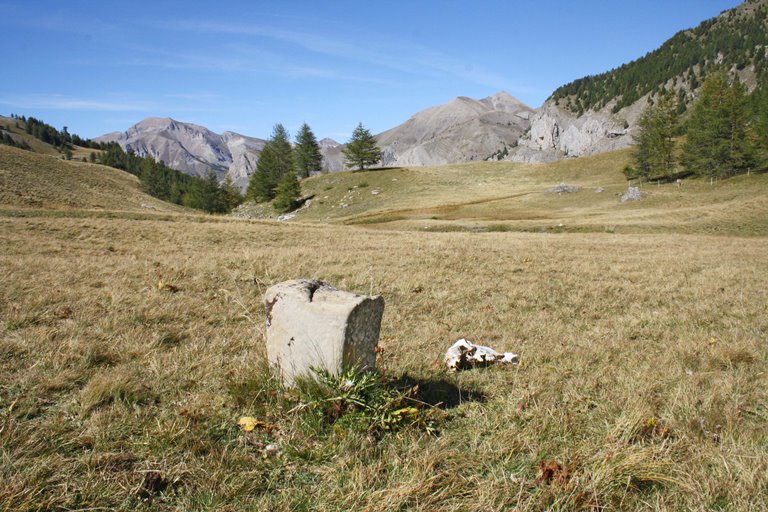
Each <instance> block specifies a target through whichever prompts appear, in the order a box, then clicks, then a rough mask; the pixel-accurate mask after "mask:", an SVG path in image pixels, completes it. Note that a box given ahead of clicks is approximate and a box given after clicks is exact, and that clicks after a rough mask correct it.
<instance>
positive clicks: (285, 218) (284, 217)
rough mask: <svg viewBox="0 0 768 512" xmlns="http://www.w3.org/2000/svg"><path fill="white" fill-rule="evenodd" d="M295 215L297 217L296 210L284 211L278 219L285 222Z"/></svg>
mask: <svg viewBox="0 0 768 512" xmlns="http://www.w3.org/2000/svg"><path fill="white" fill-rule="evenodd" d="M294 217H296V212H290V213H284V214H282V215H278V217H277V220H278V221H280V222H283V221H286V220H291V219H292V218H294Z"/></svg>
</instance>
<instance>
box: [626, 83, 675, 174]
mask: <svg viewBox="0 0 768 512" xmlns="http://www.w3.org/2000/svg"><path fill="white" fill-rule="evenodd" d="M677 112H678V106H677V99H676V97H675V96H674V94H672V93H670V92H664V93H662V94H661V95H660V96H659V98H658V99H657V101H656V102H655V104H653V105H648V107H646V109H645V111H644V112H643V114H642V115H641V116H640V119H639V120H638V122H637V127H638V130H639V131H638V133H637V134H636V135H635V136H634V141H635V145H636V146H635V151H634V153H633V154H632V156H633V159H634V161H635V164H636V165H637V167H638V170H639V174H640V175H641V176H644V177H645V178H649V177H651V176H653V177H655V178H661V177H665V176H670V175H671V174H673V173H674V171H675V163H676V158H675V140H674V136H675V134H676V133H677V130H678V125H679V120H678V114H677Z"/></svg>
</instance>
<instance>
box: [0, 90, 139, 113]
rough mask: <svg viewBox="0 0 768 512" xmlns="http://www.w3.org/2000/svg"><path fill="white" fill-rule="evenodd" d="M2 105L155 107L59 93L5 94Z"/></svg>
mask: <svg viewBox="0 0 768 512" xmlns="http://www.w3.org/2000/svg"><path fill="white" fill-rule="evenodd" d="M0 105H8V106H11V107H14V108H29V109H42V110H80V111H105V112H142V111H149V110H152V109H153V108H154V105H151V104H149V103H142V102H133V101H120V100H107V101H105V100H94V99H84V98H73V97H70V96H63V95H59V94H50V95H20V96H4V97H0Z"/></svg>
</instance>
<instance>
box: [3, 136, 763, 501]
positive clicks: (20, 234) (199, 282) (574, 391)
mask: <svg viewBox="0 0 768 512" xmlns="http://www.w3.org/2000/svg"><path fill="white" fill-rule="evenodd" d="M10 149H13V148H10ZM16 151H17V152H18V150H16ZM374 174H375V173H371V175H370V177H366V181H368V182H369V183H370V188H373V187H374V186H376V183H375V182H374V179H373V175H374ZM744 178H745V179H746V177H744ZM356 179H357V180H358V181H361V180H360V177H359V176H356ZM573 181H575V180H571V179H568V180H567V182H569V183H570V182H573ZM558 182H559V180H558V181H551V183H552V184H553V185H554V184H556V183H558ZM345 190H346V188H345ZM588 194H591V191H586V190H582V191H581V192H578V193H576V194H565V195H563V197H560V196H557V195H556V194H549V195H548V196H547V197H550V196H551V200H552V201H569V200H573V198H577V199H578V197H577V196H580V195H585V197H586V195H588ZM579 200H581V199H579ZM649 200H650V199H649ZM640 203H642V202H640ZM633 208H637V209H638V210H641V209H642V208H643V206H642V205H640V206H636V207H633ZM28 213H29V215H27V216H24V217H20V216H10V215H9V216H2V217H0V239H2V243H3V247H4V248H5V250H4V251H2V253H0V279H2V282H3V286H2V287H0V318H1V319H2V322H0V475H2V481H3V485H1V486H0V509H8V510H40V509H49V510H50V509H60V510H64V509H88V508H97V507H100V508H107V509H114V510H136V509H139V510H141V509H145V510H148V509H152V510H199V509H216V510H365V509H368V510H371V511H384V510H398V509H411V510H424V511H426V510H509V509H515V508H516V509H519V510H542V509H546V508H549V509H556V510H557V509H559V510H579V509H597V508H604V509H641V510H643V509H644V510H691V509H699V510H711V509H718V508H720V509H732V510H745V509H750V510H765V509H768V505H766V503H765V501H764V500H763V499H762V497H763V496H764V495H765V489H766V486H768V476H767V475H768V474H767V473H766V472H765V471H764V468H765V467H766V466H768V455H767V454H766V453H767V452H766V450H765V446H766V444H765V443H766V439H767V438H768V431H767V430H766V428H767V427H766V414H767V410H768V409H766V407H768V405H767V404H766V399H765V391H764V390H765V389H766V385H768V382H767V379H768V359H767V358H766V351H765V346H764V345H765V339H766V336H767V335H768V318H766V316H765V312H764V306H765V304H766V302H768V296H767V295H766V293H767V292H766V290H768V261H766V258H765V254H766V253H768V241H766V239H765V238H758V237H755V238H741V237H734V236H728V235H727V234H726V233H721V234H720V236H706V235H700V234H699V235H680V234H677V233H674V232H673V231H672V232H671V234H650V235H649V234H645V235H637V234H619V233H617V234H599V233H586V234H578V235H574V234H548V233H509V232H500V233H429V232H413V231H403V232H397V231H382V230H370V229H363V228H359V227H349V226H333V225H317V226H313V225H292V224H283V223H281V224H277V223H261V222H253V221H236V220H228V219H223V218H218V217H210V216H206V217H202V216H198V217H185V216H180V215H178V214H176V215H169V214H163V215H158V216H157V218H156V219H154V218H152V215H151V214H150V212H147V213H145V214H144V215H143V216H142V218H141V220H140V221H136V220H133V219H132V217H130V216H128V215H121V214H120V213H119V212H116V213H115V214H114V215H113V216H112V217H109V218H103V217H100V216H87V215H85V216H84V215H83V214H82V213H81V212H76V214H72V215H67V212H66V211H60V212H58V215H57V216H54V217H51V216H39V217H35V216H32V212H31V211H30V212H28ZM726 213H727V212H725V211H722V210H720V211H718V210H712V211H711V212H710V215H711V216H713V217H716V216H717V215H721V216H722V215H726ZM669 215H674V212H670V213H669ZM200 219H206V220H207V222H199V220H200ZM728 225H730V224H727V223H726V224H724V226H728ZM673 228H674V226H673V225H670V227H668V228H667V229H673ZM382 249H385V250H382ZM296 276H311V277H318V278H322V279H324V280H326V281H328V282H331V283H333V284H334V285H336V286H337V287H339V288H343V289H347V290H351V291H357V292H361V293H366V294H367V293H370V291H371V290H373V291H375V292H376V293H381V294H382V295H383V296H384V297H385V299H386V301H387V306H386V309H385V313H384V318H383V323H382V330H381V343H380V345H381V348H382V349H383V352H382V353H381V354H379V369H380V370H381V371H382V372H383V374H384V375H385V377H387V378H388V379H389V378H391V379H397V378H398V377H400V376H405V375H407V376H409V379H410V380H411V381H412V382H413V384H411V386H413V385H416V384H419V385H420V386H421V388H422V390H424V389H427V388H429V390H430V392H431V393H432V394H433V395H435V396H438V397H448V398H451V400H450V407H446V410H445V412H444V417H437V418H436V421H438V423H437V425H436V426H437V427H438V430H439V435H435V434H433V433H430V432H427V431H425V430H424V429H423V428H420V427H419V426H418V425H416V426H407V425H406V426H404V427H403V428H400V429H395V430H382V431H381V432H382V433H381V434H380V435H371V434H369V433H368V432H369V428H370V427H369V426H370V424H371V423H369V422H368V421H367V420H366V421H365V422H362V424H361V423H358V422H356V421H355V422H353V421H351V420H352V419H353V417H354V416H350V417H349V418H348V420H349V421H348V420H345V419H344V417H342V418H341V419H339V420H337V421H335V422H332V423H331V421H326V420H324V422H323V423H322V424H321V423H319V422H315V425H316V426H318V427H319V428H313V426H312V425H313V424H312V423H311V422H310V420H311V418H312V416H310V417H308V416H306V415H305V413H304V412H303V411H299V410H295V411H292V410H293V409H294V408H295V407H296V406H297V405H299V404H300V403H311V402H312V401H314V402H318V401H322V400H325V399H327V398H332V399H333V398H337V397H338V396H341V394H340V393H339V394H333V393H329V392H328V393H326V392H323V393H312V394H307V395H304V396H305V398H304V399H302V398H301V395H291V394H288V395H284V394H282V393H280V392H279V388H276V387H275V384H274V382H273V381H270V379H271V376H270V374H269V373H268V372H267V371H266V369H265V367H266V362H265V360H266V357H265V354H264V348H263V347H264V341H263V325H264V315H265V311H264V306H263V304H262V296H263V292H264V290H265V289H266V288H267V287H268V286H269V285H271V284H273V283H276V282H280V281H283V280H286V279H291V278H295V277H296ZM461 337H466V338H468V339H471V340H474V341H478V342H485V343H486V344H488V345H490V346H493V347H494V348H498V349H500V350H512V351H514V352H517V353H520V354H521V355H522V362H521V364H520V365H519V366H516V367H512V368H509V367H503V368H502V367H500V368H490V369H487V370H479V371H470V372H463V373H459V374H448V373H445V371H444V369H443V366H442V356H443V353H444V351H445V349H446V348H447V347H448V346H449V345H450V344H451V343H453V341H455V340H456V339H458V338H461ZM340 388H341V383H339V382H338V381H336V382H334V383H333V384H331V385H329V386H328V387H327V389H326V391H328V390H336V389H340ZM400 389H409V388H408V387H405V386H404V387H403V388H400ZM455 390H460V391H459V392H458V393H457V392H456V391H455ZM297 393H298V392H297ZM457 395H458V396H457ZM440 400H443V398H439V399H438V400H427V399H424V401H425V402H427V403H435V402H436V401H440ZM445 401H446V402H447V400H445ZM334 402H337V403H341V402H340V401H339V400H330V401H328V402H326V403H329V404H330V403H334ZM403 405H405V408H408V407H410V404H409V403H408V402H406V403H404V404H403ZM342 408H343V407H342ZM401 409H402V408H401V407H400V406H399V405H397V408H396V409H394V411H393V412H392V413H394V412H395V411H398V410H401ZM316 410H317V411H319V412H322V411H328V410H330V411H333V410H334V408H333V407H330V408H323V407H318V408H317V409H316ZM421 410H422V411H428V410H430V409H429V408H426V407H423V408H422V409H421ZM308 413H309V410H308ZM440 414H441V415H442V414H443V413H440ZM243 416H248V417H252V418H254V420H256V421H254V422H253V423H252V425H253V427H254V428H253V430H251V431H250V432H244V431H242V430H241V428H239V427H238V426H237V422H238V420H239V419H240V418H241V417H243ZM315 417H319V418H329V416H328V415H327V413H325V412H322V414H320V415H318V416H315ZM331 417H332V416H331ZM347 421H348V422H347ZM308 422H309V423H308ZM150 500H151V505H150V503H149V502H150Z"/></svg>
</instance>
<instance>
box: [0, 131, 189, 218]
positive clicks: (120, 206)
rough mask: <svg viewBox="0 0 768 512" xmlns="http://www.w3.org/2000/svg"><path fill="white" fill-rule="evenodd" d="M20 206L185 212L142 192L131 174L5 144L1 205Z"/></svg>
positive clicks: (2, 149)
mask: <svg viewBox="0 0 768 512" xmlns="http://www.w3.org/2000/svg"><path fill="white" fill-rule="evenodd" d="M142 205H147V206H151V208H146V207H142ZM19 208H22V209H44V210H62V209H65V210H72V209H78V210H102V211H107V210H108V211H115V210H117V211H144V212H147V211H158V212H181V211H185V210H186V209H184V208H181V207H177V206H174V205H171V204H169V203H165V202H163V201H158V200H157V199H155V198H153V197H150V196H148V195H147V194H144V193H142V192H141V191H140V190H139V181H138V179H136V177H135V176H132V175H130V174H128V173H126V172H123V171H119V170H117V169H113V168H111V167H105V166H103V165H96V164H88V163H83V162H76V161H64V160H61V158H60V157H55V156H52V155H43V154H37V153H33V152H30V151H25V150H22V149H18V148H12V147H8V146H2V145H0V209H5V210H8V209H19ZM186 211H188V210H186Z"/></svg>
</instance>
